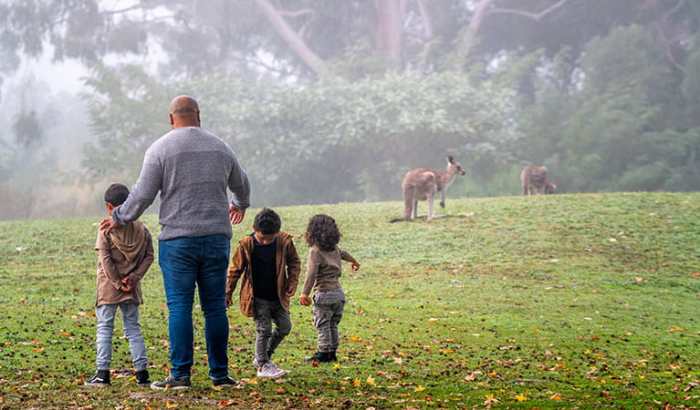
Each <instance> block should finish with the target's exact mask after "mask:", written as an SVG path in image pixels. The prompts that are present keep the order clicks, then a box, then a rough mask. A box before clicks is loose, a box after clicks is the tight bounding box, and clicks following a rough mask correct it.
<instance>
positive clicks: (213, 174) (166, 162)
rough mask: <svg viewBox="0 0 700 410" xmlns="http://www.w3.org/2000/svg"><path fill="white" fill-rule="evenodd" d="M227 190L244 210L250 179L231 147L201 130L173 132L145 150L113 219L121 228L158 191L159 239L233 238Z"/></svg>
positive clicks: (136, 215) (147, 203)
mask: <svg viewBox="0 0 700 410" xmlns="http://www.w3.org/2000/svg"><path fill="white" fill-rule="evenodd" d="M227 187H228V188H229V189H230V190H231V192H233V194H234V199H233V201H232V204H233V205H234V206H237V207H238V208H241V209H246V208H247V207H248V206H249V204H250V203H249V197H250V186H249V184H248V176H247V175H246V173H245V171H243V169H242V168H241V166H240V165H239V164H238V160H237V159H236V156H235V155H234V153H233V151H232V150H231V147H229V146H228V144H226V143H225V142H223V141H222V140H221V139H219V138H218V137H217V136H215V135H214V134H212V133H211V132H209V131H207V130H204V129H202V128H199V127H184V128H176V129H173V130H172V131H170V132H168V133H167V134H165V135H163V136H162V137H160V138H159V139H158V140H157V141H156V142H154V143H153V144H152V145H151V146H150V147H149V148H148V150H147V151H146V155H145V156H144V159H143V168H141V174H140V175H139V179H138V181H136V185H135V186H134V188H133V190H132V191H131V193H130V194H129V197H128V198H127V200H126V202H124V203H123V204H122V205H121V206H119V207H117V208H116V209H115V210H114V212H113V213H112V217H113V219H114V221H116V222H117V223H119V224H120V225H125V224H127V223H129V222H132V221H135V220H136V219H138V218H139V216H141V214H142V213H143V212H144V211H145V210H146V208H148V207H149V206H150V205H151V204H152V203H153V200H154V199H155V198H156V195H157V194H158V191H160V224H161V226H162V229H161V233H160V236H159V239H160V240H168V239H174V238H180V237H194V236H205V235H216V234H223V235H226V236H227V237H229V238H231V222H229V217H228V195H227V193H226V188H227Z"/></svg>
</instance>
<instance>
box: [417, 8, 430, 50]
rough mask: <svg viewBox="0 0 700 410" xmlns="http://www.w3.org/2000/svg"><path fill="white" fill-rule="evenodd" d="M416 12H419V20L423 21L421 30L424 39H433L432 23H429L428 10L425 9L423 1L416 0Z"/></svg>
mask: <svg viewBox="0 0 700 410" xmlns="http://www.w3.org/2000/svg"><path fill="white" fill-rule="evenodd" d="M417 2H418V11H419V12H420V17H421V20H422V21H423V30H424V32H425V38H426V39H428V40H429V39H431V38H433V23H432V21H430V14H429V13H428V8H427V7H425V2H424V0H417Z"/></svg>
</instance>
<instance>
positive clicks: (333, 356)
mask: <svg viewBox="0 0 700 410" xmlns="http://www.w3.org/2000/svg"><path fill="white" fill-rule="evenodd" d="M330 356H331V357H330V359H331V362H337V361H338V355H336V353H335V350H333V351H332V352H330Z"/></svg>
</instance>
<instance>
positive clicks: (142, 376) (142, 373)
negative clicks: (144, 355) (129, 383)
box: [136, 369, 151, 386]
mask: <svg viewBox="0 0 700 410" xmlns="http://www.w3.org/2000/svg"><path fill="white" fill-rule="evenodd" d="M136 384H138V385H139V386H150V385H151V380H150V377H149V376H148V370H145V369H144V370H139V371H137V372H136Z"/></svg>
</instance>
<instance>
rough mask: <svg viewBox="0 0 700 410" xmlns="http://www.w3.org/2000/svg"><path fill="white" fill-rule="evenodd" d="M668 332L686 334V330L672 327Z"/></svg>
mask: <svg viewBox="0 0 700 410" xmlns="http://www.w3.org/2000/svg"><path fill="white" fill-rule="evenodd" d="M668 331H669V332H670V333H680V332H685V329H683V328H682V327H680V326H671V327H670V328H668Z"/></svg>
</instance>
